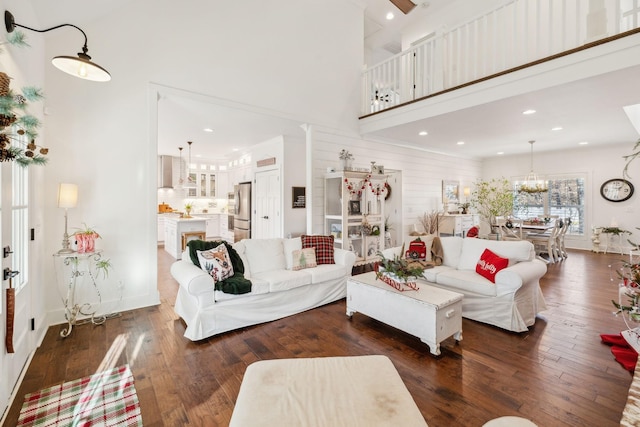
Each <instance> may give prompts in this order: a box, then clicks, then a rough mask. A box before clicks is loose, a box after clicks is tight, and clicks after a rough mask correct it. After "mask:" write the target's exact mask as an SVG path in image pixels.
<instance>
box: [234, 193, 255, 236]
mask: <svg viewBox="0 0 640 427" xmlns="http://www.w3.org/2000/svg"><path fill="white" fill-rule="evenodd" d="M233 189H234V193H235V205H236V208H235V215H234V218H233V225H234V229H233V235H234V241H236V242H238V241H240V240H242V239H250V238H251V183H250V182H241V183H240V184H238V185H236V186H234V187H233Z"/></svg>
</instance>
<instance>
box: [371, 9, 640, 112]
mask: <svg viewBox="0 0 640 427" xmlns="http://www.w3.org/2000/svg"><path fill="white" fill-rule="evenodd" d="M590 4H591V5H592V7H591V8H590ZM639 19H640V0H601V1H599V2H598V1H596V2H594V1H586V0H513V1H509V2H507V3H505V4H504V5H502V6H500V7H498V8H496V9H494V10H491V11H489V12H487V13H485V14H483V15H481V16H478V17H476V18H474V19H472V20H470V21H468V22H465V23H463V24H462V25H459V26H457V27H455V28H452V29H450V30H449V29H447V30H446V31H441V32H440V33H439V34H438V33H436V34H435V35H434V36H433V37H431V38H429V39H427V40H425V41H423V42H421V43H419V44H417V45H415V46H413V47H411V49H408V50H406V51H403V52H401V53H399V54H397V55H395V56H393V57H391V58H389V59H388V60H386V61H383V62H381V63H379V64H377V65H375V66H372V67H370V68H368V69H367V70H366V71H365V72H364V73H363V78H362V82H363V90H362V94H363V96H362V115H363V116H367V115H370V114H373V113H376V112H379V111H383V110H386V109H389V108H391V107H394V106H398V105H401V104H405V103H408V102H411V101H414V100H417V99H421V98H425V97H428V96H430V95H434V94H437V93H439V92H442V91H446V90H449V89H452V88H456V87H459V86H462V85H465V84H468V83H471V82H474V81H477V80H480V79H483V78H486V77H488V76H494V75H498V74H500V73H503V72H506V71H509V70H513V69H516V68H517V67H520V66H524V65H526V64H531V63H534V62H536V61H539V60H542V59H544V58H549V57H553V56H554V55H558V54H560V53H562V52H567V51H571V50H572V49H576V48H579V47H581V46H585V45H589V44H590V43H594V42H597V41H598V40H604V39H607V38H609V37H612V36H615V35H617V34H623V33H625V32H628V31H631V30H634V29H637V28H638V20H639Z"/></svg>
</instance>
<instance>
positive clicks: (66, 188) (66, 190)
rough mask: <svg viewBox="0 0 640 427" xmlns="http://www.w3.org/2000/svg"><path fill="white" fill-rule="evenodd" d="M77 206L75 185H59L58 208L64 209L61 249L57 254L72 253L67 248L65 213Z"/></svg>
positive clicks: (76, 188) (67, 236) (67, 235)
mask: <svg viewBox="0 0 640 427" xmlns="http://www.w3.org/2000/svg"><path fill="white" fill-rule="evenodd" d="M77 204H78V186H77V185H76V184H65V183H60V184H59V185H58V207H59V208H64V235H63V237H62V249H60V250H59V251H58V253H59V254H70V253H73V249H71V248H70V247H69V246H70V245H69V234H68V233H67V212H68V210H69V208H75V207H76V205H77Z"/></svg>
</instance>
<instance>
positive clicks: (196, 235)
mask: <svg viewBox="0 0 640 427" xmlns="http://www.w3.org/2000/svg"><path fill="white" fill-rule="evenodd" d="M206 238H207V232H206V231H185V232H184V233H182V250H183V251H184V250H185V249H186V248H187V243H189V242H190V241H191V240H205V239H206Z"/></svg>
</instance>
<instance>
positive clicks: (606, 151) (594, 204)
mask: <svg viewBox="0 0 640 427" xmlns="http://www.w3.org/2000/svg"><path fill="white" fill-rule="evenodd" d="M634 144H635V142H634V141H630V142H629V143H628V144H615V145H608V146H606V147H604V148H598V147H590V146H589V145H585V146H580V145H577V144H576V148H575V149H573V150H566V151H553V152H536V151H535V150H534V158H533V159H534V170H535V172H536V173H537V174H538V175H539V176H545V175H561V174H570V173H584V174H586V175H587V182H586V194H585V205H586V212H585V231H586V233H587V235H585V236H584V237H582V238H579V237H574V236H567V237H566V240H567V242H566V244H567V246H568V247H571V248H581V249H590V248H591V228H592V227H593V226H595V227H607V226H609V225H610V224H611V221H612V219H613V218H615V220H616V222H617V223H618V226H619V227H620V228H623V229H626V230H629V231H633V235H632V236H631V237H630V238H631V240H632V241H636V242H640V231H639V230H636V227H640V221H639V220H638V213H639V212H640V162H636V163H633V164H632V166H631V167H630V173H631V178H630V181H631V182H632V183H633V184H634V186H635V187H636V193H635V194H634V195H633V197H631V199H629V200H628V201H625V202H619V203H614V202H608V201H606V200H604V199H603V198H602V197H601V196H600V186H601V185H602V183H603V182H605V181H606V180H608V179H611V178H622V169H623V168H624V165H625V163H626V162H625V160H624V159H623V158H622V156H624V155H627V154H630V153H631V152H632V149H633V146H634ZM530 162H531V157H530V155H523V156H505V157H496V158H493V159H487V160H485V161H484V162H483V164H482V176H483V177H484V178H486V179H490V178H497V177H502V176H503V177H505V178H508V179H514V178H520V179H522V178H524V176H525V175H526V174H527V173H528V172H529V170H530V169H531V166H530Z"/></svg>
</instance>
